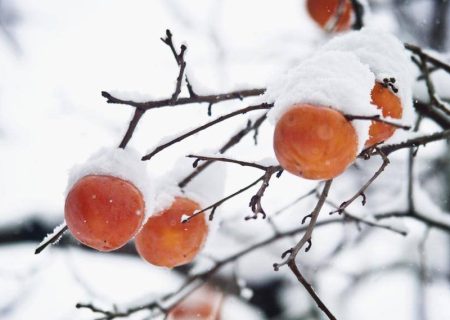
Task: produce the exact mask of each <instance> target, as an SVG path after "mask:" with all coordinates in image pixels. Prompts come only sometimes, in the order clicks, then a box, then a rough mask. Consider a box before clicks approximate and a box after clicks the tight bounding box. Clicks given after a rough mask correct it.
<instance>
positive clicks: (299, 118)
mask: <svg viewBox="0 0 450 320" xmlns="http://www.w3.org/2000/svg"><path fill="white" fill-rule="evenodd" d="M273 145H274V150H275V155H276V157H277V159H278V161H279V163H280V165H281V166H282V167H283V168H284V169H285V170H287V171H288V172H290V173H292V174H294V175H297V176H300V177H303V178H306V179H312V180H328V179H332V178H334V177H336V176H338V175H339V174H341V173H342V172H343V171H344V170H345V169H346V168H347V167H348V166H349V165H350V164H351V163H352V162H353V161H354V160H355V159H356V156H357V148H358V137H357V134H356V131H355V129H354V128H353V126H352V124H351V123H350V122H349V121H348V120H347V119H346V118H345V117H344V115H343V114H342V113H341V112H339V111H336V110H334V109H331V108H328V107H322V106H315V105H310V104H297V105H294V106H292V107H291V108H290V109H289V110H288V111H286V112H285V113H284V114H283V115H282V117H281V118H280V119H279V120H278V122H277V124H276V127H275V132H274V142H273Z"/></svg>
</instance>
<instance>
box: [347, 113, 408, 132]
mask: <svg viewBox="0 0 450 320" xmlns="http://www.w3.org/2000/svg"><path fill="white" fill-rule="evenodd" d="M344 116H345V118H346V119H347V120H349V121H353V120H371V121H375V122H380V123H384V124H388V125H390V126H393V127H395V128H398V129H403V130H409V129H411V127H410V126H405V125H402V124H400V123H397V122H394V121H389V120H386V119H382V118H381V117H380V115H374V116H358V115H352V114H345V115H344Z"/></svg>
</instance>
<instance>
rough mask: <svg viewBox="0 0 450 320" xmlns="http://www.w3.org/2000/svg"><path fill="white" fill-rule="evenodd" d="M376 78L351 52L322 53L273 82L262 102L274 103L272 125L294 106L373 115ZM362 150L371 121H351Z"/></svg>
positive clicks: (269, 115)
mask: <svg viewBox="0 0 450 320" xmlns="http://www.w3.org/2000/svg"><path fill="white" fill-rule="evenodd" d="M374 83H375V77H374V75H373V73H372V72H371V71H370V69H369V68H368V66H367V65H364V64H362V63H361V61H360V60H359V59H358V57H357V56H356V55H355V54H353V53H350V52H343V51H331V50H328V51H322V52H319V53H317V54H315V55H314V56H312V57H310V58H309V59H305V60H304V61H303V62H301V63H300V64H299V65H298V66H297V67H296V68H294V69H291V70H289V72H288V73H287V74H285V75H284V76H282V77H281V78H279V79H277V80H276V81H274V82H273V83H272V84H270V85H269V86H268V88H267V91H266V93H265V94H264V97H263V99H265V101H267V102H274V107H273V108H272V109H271V110H270V111H269V114H268V119H269V121H271V122H272V123H273V124H274V123H276V122H277V121H278V119H279V118H280V117H281V116H282V115H283V114H284V113H285V112H286V111H288V110H290V108H292V106H293V105H295V104H299V103H309V104H313V105H317V106H323V107H331V108H333V109H336V110H339V111H341V112H343V113H346V114H352V115H366V116H371V115H376V114H378V111H377V109H376V108H375V107H374V106H373V105H372V104H370V101H371V98H370V93H371V90H372V88H373V86H374ZM352 125H353V126H354V128H355V129H356V131H357V133H358V139H359V141H358V146H359V148H358V149H359V150H362V149H363V147H364V143H365V141H366V140H367V138H368V129H369V127H370V121H353V122H352Z"/></svg>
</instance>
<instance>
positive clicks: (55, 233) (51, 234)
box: [37, 222, 66, 247]
mask: <svg viewBox="0 0 450 320" xmlns="http://www.w3.org/2000/svg"><path fill="white" fill-rule="evenodd" d="M65 226H66V223H65V222H63V223H61V224H60V225H57V226H56V227H55V228H54V229H53V231H52V232H50V233H49V234H47V235H46V236H45V238H44V239H42V241H41V243H39V245H38V246H37V247H40V246H41V245H43V244H44V243H46V242H47V241H48V240H50V239H51V238H52V237H54V236H56V235H57V234H58V232H60V231H61V230H62V229H64V228H65ZM62 236H63V233H62V234H60V235H59V237H58V238H57V239H56V240H55V241H53V242H52V243H51V244H52V245H54V244H57V243H58V242H59V240H61V237H62Z"/></svg>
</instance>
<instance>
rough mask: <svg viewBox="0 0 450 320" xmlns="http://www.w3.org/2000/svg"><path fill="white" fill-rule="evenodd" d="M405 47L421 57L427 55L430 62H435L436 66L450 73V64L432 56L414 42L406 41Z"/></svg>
mask: <svg viewBox="0 0 450 320" xmlns="http://www.w3.org/2000/svg"><path fill="white" fill-rule="evenodd" d="M404 45H405V48H406V49H407V50H409V51H411V52H413V53H415V54H417V55H418V56H420V57H425V58H426V59H427V61H428V62H430V63H432V64H434V65H435V66H436V67H439V68H441V69H442V70H444V71H446V72H448V73H450V64H448V63H445V62H443V61H441V60H439V59H437V58H435V57H433V56H430V55H429V54H427V53H425V52H424V51H423V50H422V48H420V47H418V46H415V45H413V44H409V43H405V44H404Z"/></svg>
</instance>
